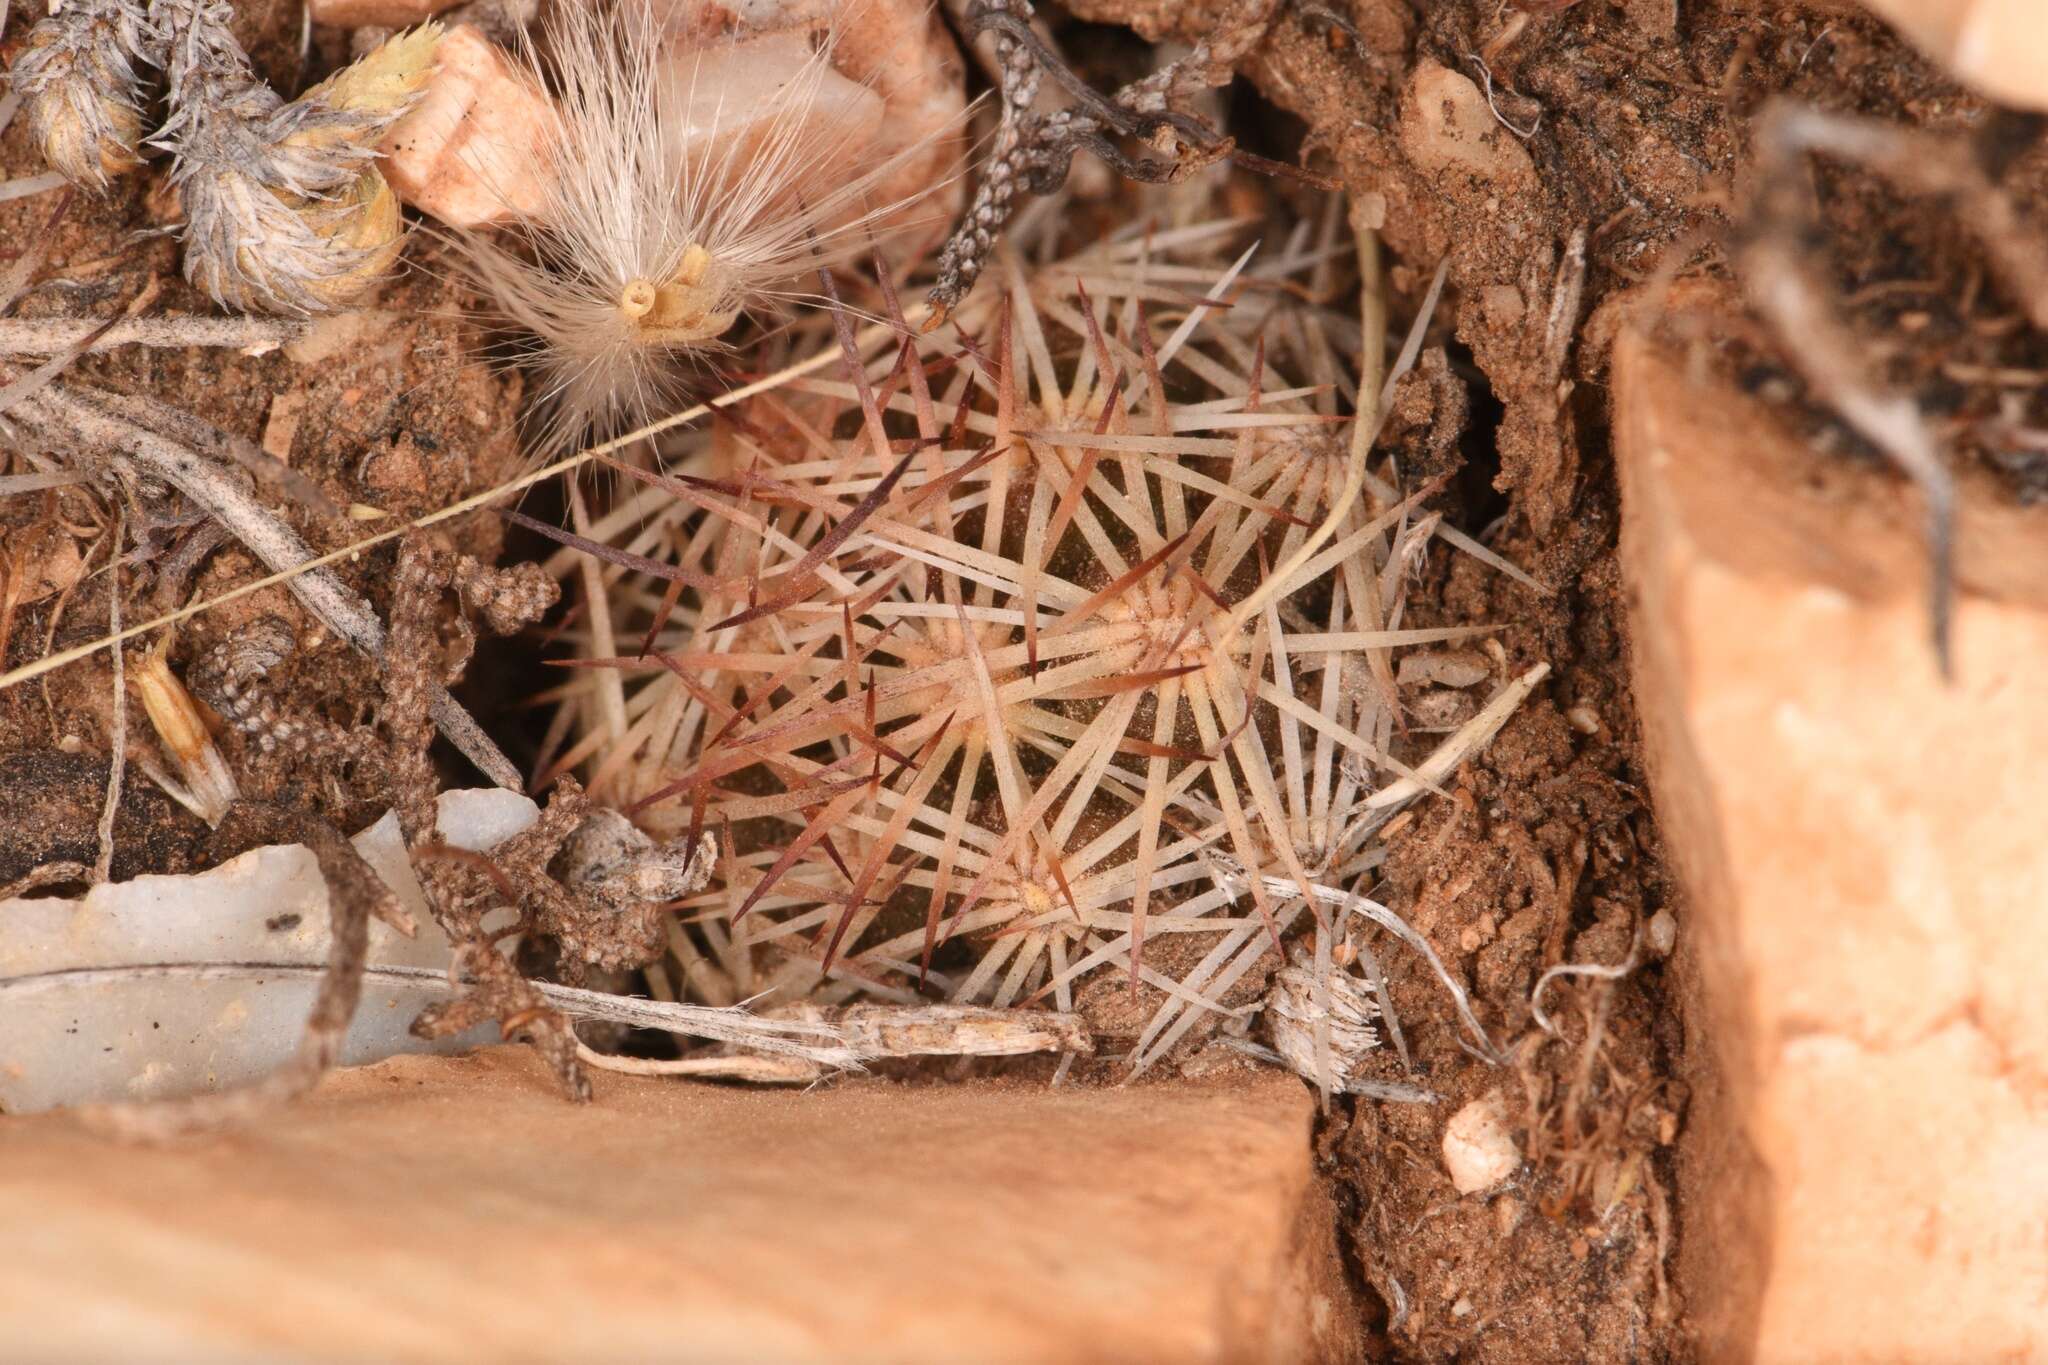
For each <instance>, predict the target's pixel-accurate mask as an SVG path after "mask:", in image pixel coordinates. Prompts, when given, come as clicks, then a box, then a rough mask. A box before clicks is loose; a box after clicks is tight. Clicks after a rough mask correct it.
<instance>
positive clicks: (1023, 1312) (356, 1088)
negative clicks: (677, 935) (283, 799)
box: [0, 1048, 1361, 1362]
mask: <svg viewBox="0 0 2048 1365" xmlns="http://www.w3.org/2000/svg"><path fill="white" fill-rule="evenodd" d="M598 1084H599V1091H598V1098H597V1101H596V1102H595V1103H593V1104H590V1105H585V1106H576V1105H570V1104H566V1103H564V1102H563V1101H562V1100H561V1098H560V1097H559V1095H558V1094H557V1093H556V1092H555V1088H554V1086H553V1084H552V1083H551V1081H550V1080H549V1078H548V1077H546V1076H545V1075H543V1074H542V1073H541V1071H540V1068H539V1064H538V1063H537V1062H536V1061H535V1060H534V1059H533V1058H532V1056H531V1054H530V1053H527V1052H525V1051H524V1050H520V1049H510V1048H498V1049H492V1050H488V1051H485V1052H481V1053H477V1054H474V1055H472V1056H470V1057H466V1058H454V1059H449V1058H421V1057H410V1058H402V1059H396V1060H393V1061H390V1062H385V1063H382V1064H380V1065H377V1066H374V1067H365V1068H361V1069H358V1070H354V1071H345V1072H340V1073H336V1074H335V1075H333V1076H331V1077H329V1078H328V1080H327V1081H326V1082H325V1083H323V1085H322V1086H321V1088H320V1089H319V1091H318V1092H317V1093H316V1094H315V1095H314V1096H313V1098H312V1099H311V1100H310V1101H308V1102H307V1103H305V1104H302V1105H300V1106H299V1107H297V1108H295V1109H291V1110H288V1111H285V1112H283V1113H281V1114H279V1115H277V1116H275V1117H273V1118H271V1119H269V1120H267V1121H266V1122H265V1123H263V1124H262V1125H261V1126H259V1127H257V1128H255V1129H252V1130H249V1131H245V1132H240V1133H236V1134H232V1135H226V1136H221V1137H217V1138H213V1139H210V1140H205V1141H200V1142H195V1143H191V1144H188V1145H183V1146H178V1147H172V1148H155V1149H150V1148H136V1147H124V1146H117V1145H113V1144H110V1143H106V1142H103V1141H101V1140H100V1139H97V1138H92V1137H88V1136H85V1135H84V1134H83V1133H82V1132H81V1131H80V1130H79V1129H78V1128H77V1127H76V1126H75V1125H74V1124H72V1123H70V1122H69V1121H68V1120H66V1119H65V1118H64V1117H63V1116H61V1115H46V1116H41V1117H36V1118H15V1119H0V1247H4V1248H6V1252H5V1255H4V1256H0V1343H4V1345H0V1355H5V1356H7V1357H9V1358H12V1359H38V1360H50V1359H157V1360H161V1359H181V1360H195V1359H258V1358H260V1359H265V1360H295V1359H312V1358H321V1359H375V1360H539V1359H546V1360H598V1359H603V1360H656V1359H683V1360H719V1361H731V1360H773V1361H813V1360H815V1361H825V1360H835V1361H837V1360H855V1361H859V1360H889V1361H940V1360H975V1361H1046V1362H1070V1361H1096V1360H1099V1361H1112V1360H1115V1361H1176V1362H1194V1361H1222V1360H1229V1361H1296V1360H1341V1361H1349V1360H1355V1359H1360V1358H1361V1351H1360V1345H1359V1340H1358V1337H1357V1333H1358V1331H1359V1311H1360V1310H1359V1306H1358V1305H1357V1303H1356V1302H1355V1301H1354V1300H1353V1299H1352V1297H1351V1294H1350V1290H1349V1288H1348V1285H1347V1281H1346V1279H1345V1277H1344V1274H1343V1271H1342V1268H1341V1266H1340V1265H1339V1263H1338V1262H1337V1259H1336V1243H1335V1238H1334V1233H1333V1223H1332V1215H1331V1210H1330V1208H1329V1207H1328V1205H1327V1203H1326V1202H1325V1198H1326V1197H1325V1195H1324V1194H1323V1193H1322V1191H1321V1190H1320V1189H1319V1188H1318V1186H1317V1184H1316V1182H1315V1180H1314V1178H1313V1175H1312V1171H1311V1158H1310V1150H1309V1142H1308V1133H1309V1119H1310V1112H1311V1108H1312V1102H1311V1100H1310V1098H1309V1096H1308V1093H1307V1091H1306V1089H1305V1088H1304V1087H1303V1086H1302V1085H1301V1083H1300V1082H1299V1081H1298V1080H1296V1079H1294V1078H1293V1077H1291V1076H1279V1075H1264V1076H1255V1077H1251V1078H1240V1079H1239V1080H1237V1081H1236V1082H1234V1083H1231V1084H1217V1085H1200V1086H1197V1085H1175V1086H1152V1087H1146V1088H1131V1089H1120V1090H1088V1089H1078V1088H1072V1087H1064V1088H1061V1089H1059V1090H1049V1089H1047V1088H1046V1087H1045V1086H1044V1085H1043V1083H1031V1084H1023V1083H1016V1084H998V1083H974V1084H964V1085H958V1086H903V1085H889V1084H884V1083H880V1082H850V1083H845V1084H841V1085H838V1086H834V1087H832V1088H829V1089H824V1090H820V1091H817V1092H815V1093H811V1094H792V1093H787V1092H768V1091H760V1090H743V1089H728V1088H721V1087H714V1086H703V1085H694V1084H689V1083H685V1082H675V1081H666V1082H664V1081H655V1080H640V1079H629V1078H625V1077H619V1076H601V1077H599V1079H598Z"/></svg>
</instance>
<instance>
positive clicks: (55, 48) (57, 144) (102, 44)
mask: <svg viewBox="0 0 2048 1365" xmlns="http://www.w3.org/2000/svg"><path fill="white" fill-rule="evenodd" d="M144 41H145V29H144V22H143V13H142V7H141V5H140V4H139V3H138V2H137V0H72V2H71V3H70V4H68V5H66V6H65V7H64V8H63V9H61V10H59V11H58V12H57V13H55V14H52V15H51V16H50V17H49V18H47V19H45V20H43V21H42V22H41V23H38V24H37V25H36V26H35V27H34V28H32V29H30V30H29V35H28V44H27V47H26V48H25V49H24V50H23V51H22V54H21V55H20V56H19V57H17V58H16V59H15V62H14V68H13V71H12V73H11V77H12V85H13V88H14V91H15V93H17V94H18V95H20V96H21V98H22V102H23V105H24V106H25V108H26V109H27V111H28V117H29V127H30V130H31V131H32V133H33V135H34V137H35V141H36V145H37V146H38V147H39V148H41V149H42V153H43V159H44V160H45V161H47V162H49V163H50V168H51V169H52V170H55V171H57V172H58V173H60V174H61V175H63V176H64V177H65V178H66V179H67V180H69V181H71V182H72V183H73V184H75V185H82V186H85V187H86V188H88V189H104V188H106V186H107V184H108V182H109V180H110V179H111V178H112V177H114V176H117V175H121V174H123V173H125V172H127V171H130V170H133V169H134V168H135V167H137V166H140V165H141V164H142V156H141V150H140V149H141V144H142V131H143V129H142V110H141V107H140V104H139V101H138V97H137V84H138V81H137V77H136V73H135V62H136V59H137V58H139V57H141V56H142V55H143V45H144Z"/></svg>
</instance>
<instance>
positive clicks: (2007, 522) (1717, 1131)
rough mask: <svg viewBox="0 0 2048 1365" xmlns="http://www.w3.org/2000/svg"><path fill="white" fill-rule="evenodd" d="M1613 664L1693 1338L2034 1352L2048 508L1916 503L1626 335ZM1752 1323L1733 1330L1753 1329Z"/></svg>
mask: <svg viewBox="0 0 2048 1365" xmlns="http://www.w3.org/2000/svg"><path fill="white" fill-rule="evenodd" d="M1614 393H1615V415H1614V430H1615V450H1616V460H1617V463H1618V464H1619V466H1620V472H1621V479H1622V493H1623V529H1622V553H1623V561H1624V564H1625V567H1626V572H1627V573H1628V575H1629V581H1630V588H1631V598H1632V600H1633V603H1634V618H1633V634H1634V640H1633V655H1634V664H1635V672H1636V685H1637V690H1638V693H1639V700H1640V704H1641V708H1642V713H1643V717H1644V725H1645V740H1646V744H1647V747H1648V749H1649V755H1650V759H1651V763H1652V775H1653V778H1654V781H1655V795H1656V803H1657V809H1658V812H1659V814H1660V817H1661V819H1662V823H1663V828H1664V834H1665V839H1666V841H1667V844H1668V847H1669V848H1670V849H1671V850H1672V852H1673V854H1674V855H1675V858H1676V860H1677V863H1678V865H1679V868H1680V871H1681V872H1682V874H1683V876H1684V879H1685V882H1686V885H1687V888H1688V891H1689V894H1690V900H1689V905H1688V906H1687V907H1686V909H1687V910H1688V911H1689V914H1688V915H1687V917H1686V918H1685V919H1684V920H1683V921H1682V925H1683V927H1682V928H1681V930H1680V932H1679V936H1678V944H1679V948H1678V966H1679V973H1680V983H1681V987H1682V988H1683V989H1686V990H1688V991H1689V992H1690V993H1691V999H1690V1001H1689V1008H1688V1024H1687V1028H1688V1033H1689V1035H1690V1046H1692V1047H1693V1048H1694V1049H1695V1050H1696V1051H1697V1050H1702V1049H1704V1050H1709V1051H1710V1052H1711V1053H1712V1054H1714V1055H1716V1056H1718V1058H1719V1060H1720V1062H1721V1064H1722V1070H1721V1074H1720V1079H1719V1080H1718V1081H1715V1080H1714V1079H1713V1078H1712V1076H1711V1074H1710V1073H1709V1072H1708V1071H1707V1070H1706V1068H1705V1067H1703V1066H1701V1065H1699V1064H1698V1062H1697V1059H1696V1060H1695V1063H1694V1065H1693V1067H1692V1070H1693V1072H1694V1073H1695V1074H1699V1075H1704V1076H1707V1077H1708V1079H1707V1081H1706V1082H1705V1084H1704V1085H1703V1087H1702V1090H1701V1092H1700V1093H1699V1094H1698V1095H1697V1097H1696V1100H1695V1103H1694V1106H1693V1109H1692V1112H1691V1114H1690V1117H1689V1124H1690V1128H1691V1131H1690V1132H1689V1133H1688V1136H1687V1151H1688V1152H1689V1153H1690V1156H1689V1161H1688V1167H1687V1170H1686V1172H1685V1174H1686V1177H1687V1179H1686V1182H1685V1183H1686V1186H1687V1188H1686V1189H1685V1190H1684V1191H1683V1193H1684V1195H1685V1198H1684V1207H1687V1208H1689V1209H1690V1210H1691V1211H1692V1214H1691V1216H1690V1218H1689V1220H1688V1223H1687V1226H1686V1230H1685V1237H1684V1243H1683V1247H1682V1249H1681V1254H1680V1266H1679V1269H1680V1273H1681V1278H1682V1284H1683V1288H1684V1289H1685V1291H1686V1294H1687V1299H1688V1304H1689V1307H1690V1309H1691V1311H1692V1313H1693V1315H1694V1322H1695V1325H1696V1329H1697V1330H1698V1332H1699V1335H1700V1338H1701V1343H1702V1346H1703V1348H1704V1350H1703V1355H1704V1357H1705V1358H1707V1359H1710V1360H1746V1359H1750V1358H1755V1359H1758V1360H1762V1361H1767V1362H1769V1361H1810V1360H1830V1361H1838V1362H1859V1361H1869V1362H1876V1361H1897V1360H2018V1359H2036V1358H2042V1357H2048V1293H2044V1288H2043V1287H2044V1286H2048V989H2044V983H2048V913H2044V910H2048V837H2044V834H2043V824H2042V813H2043V811H2044V810H2048V511H2044V510H2042V509H2032V510H2028V509H2020V508H2015V507H2010V506H2005V505H2001V504H2000V503H1999V502H1998V500H1997V499H1996V498H1994V497H1966V498H1965V511H1964V514H1963V518H1962V526H1961V543H1962V558H1961V565H1960V577H1961V583H1962V586H1961V592H1960V595H1959V600H1958V602H1957V606H1956V661H1955V663H1956V676H1955V680H1954V682H1953V683H1952V684H1944V682H1943V681H1942V679H1941V678H1940V676H1939V675H1938V673H1937V671H1936V667H1935V661H1934V658H1933V656H1932V653H1931V651H1930V649H1929V646H1928V628H1927V614H1926V613H1927V606H1926V592H1925V580H1926V568H1925V562H1926V561H1925V552H1924V550H1923V548H1922V541H1921V538H1920V535H1919V532H1918V525H1919V520H1918V519H1919V510H1918V504H1917V501H1916V500H1915V499H1913V498H1912V497H1911V496H1910V495H1909V494H1908V493H1906V492H1905V491H1904V490H1903V489H1902V488H1901V487H1899V485H1898V482H1897V481H1896V480H1893V479H1890V478H1882V477H1876V476H1873V475H1872V474H1871V473H1870V472H1869V471H1868V470H1866V469H1862V468H1859V467H1857V466H1856V465H1855V464H1853V463H1852V462H1850V461H1848V460H1844V459H1840V458H1833V459H1823V458H1821V457H1818V456H1815V455H1814V454H1812V453H1810V452H1809V451H1807V450H1806V449H1805V448H1803V447H1802V446H1801V445H1800V444H1798V443H1797V442H1794V441H1792V440H1790V439H1788V438H1785V437H1783V436H1779V435H1776V434H1774V428H1773V427H1772V425H1771V420H1770V419H1769V418H1768V417H1766V416H1764V415H1763V414H1762V413H1761V412H1760V411H1759V410H1757V409H1755V408H1753V407H1752V406H1750V405H1749V404H1748V403H1747V402H1746V401H1745V400H1743V399H1741V398H1740V397H1738V396H1735V395H1732V394H1729V393H1725V392H1719V391H1716V390H1713V389H1709V388H1706V387H1702V386H1701V385H1698V384H1695V383H1694V382H1693V381H1692V380H1691V379H1689V377H1688V376H1687V375H1686V374H1685V373H1684V372H1683V370H1682V369H1681V368H1680V367H1679V366H1678V365H1677V364H1675V363H1673V362H1670V361H1667V360H1666V359H1664V358H1663V357H1662V356H1661V355H1660V354H1659V353H1658V352H1656V351H1655V350H1654V349H1652V347H1651V346H1650V344H1648V343H1646V342H1644V341H1642V340H1641V339H1639V338H1630V337H1624V338H1623V339H1622V341H1621V342H1620V343H1618V345H1617V347H1616V355H1615V364H1614ZM1752 1353H1753V1356H1752Z"/></svg>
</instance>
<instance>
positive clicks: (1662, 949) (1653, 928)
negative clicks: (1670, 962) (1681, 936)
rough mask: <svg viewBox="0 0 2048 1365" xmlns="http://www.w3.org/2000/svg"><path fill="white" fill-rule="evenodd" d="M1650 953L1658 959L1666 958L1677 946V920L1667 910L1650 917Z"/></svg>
mask: <svg viewBox="0 0 2048 1365" xmlns="http://www.w3.org/2000/svg"><path fill="white" fill-rule="evenodd" d="M1648 937H1649V941H1650V951H1651V952H1653V953H1655V954H1656V955H1657V956H1658V957H1668V956H1670V954H1671V950H1672V949H1673V948H1675V947H1677V946H1678V919H1677V917H1676V916H1674V915H1673V914H1672V913H1671V912H1670V911H1669V910H1659V911H1658V912H1657V913H1656V914H1654V915H1652V916H1650V932H1649V935H1648Z"/></svg>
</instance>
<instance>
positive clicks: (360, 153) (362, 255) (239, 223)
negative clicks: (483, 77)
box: [151, 0, 440, 313]
mask: <svg viewBox="0 0 2048 1365" xmlns="http://www.w3.org/2000/svg"><path fill="white" fill-rule="evenodd" d="M231 15H232V12H231V10H230V9H229V7H228V6H227V5H226V4H224V3H220V0H158V2H157V3H156V4H155V5H153V6H152V9H151V17H152V19H153V20H154V21H155V23H156V32H155V38H156V40H157V42H158V43H160V44H161V45H162V47H163V50H164V53H165V65H166V68H167V70H168V71H169V73H170V104H171V109H172V115H171V119H170V121H169V122H168V123H166V124H165V125H164V127H163V130H162V132H161V133H160V134H159V136H158V139H157V140H156V142H155V143H154V144H153V145H157V146H162V147H164V148H166V149H167V150H169V151H170V152H172V153H173V154H174V155H175V157H176V158H177V160H176V164H175V165H174V167H173V169H172V172H171V180H172V183H173V184H174V185H176V186H177V187H178V190H179V193H180V195H181V197H182V198H183V201H184V205H185V214H186V226H185V240H186V245H185V278H186V279H188V280H190V281H192V283H194V284H196V285H198V286H199V287H200V288H202V289H204V290H206V292H207V293H208V294H210V295H212V296H213V298H214V300H215V301H216V302H218V303H220V304H222V305H224V306H227V307H233V308H240V309H244V310H262V311H266V312H277V313H319V312H326V311H328V310H330V309H332V308H335V307H337V306H339V305H341V304H343V303H346V302H347V301H349V300H350V299H352V298H354V297H355V296H356V295H358V294H360V293H361V292H362V291H363V290H364V289H366V288H368V287H369V286H370V285H371V284H372V283H374V282H375V281H376V280H377V278H379V277H380V276H381V275H383V274H384V273H385V272H386V271H387V270H389V269H390V267H391V263H392V262H393V261H394V260H395V259H396V258H397V255H398V251H399V249H400V247H401V245H402V241H401V223H400V219H399V212H398V204H397V200H396V199H395V197H394V196H393V195H392V193H391V190H390V187H389V186H388V185H386V184H385V183H384V178H383V176H382V175H380V174H379V173H378V171H377V169H376V166H375V164H374V159H375V155H376V150H375V149H376V143H377V141H378V139H379V138H380V137H381V136H382V135H383V132H384V130H385V129H386V128H387V127H389V125H390V124H391V122H392V121H393V120H394V119H395V118H397V116H398V115H399V114H400V113H402V112H403V111H404V108H405V106H406V104H407V103H408V102H409V101H410V100H411V99H412V97H413V96H414V95H416V94H417V93H418V91H419V89H420V87H421V86H422V85H423V84H424V82H425V80H426V77H427V75H428V73H429V72H430V71H431V69H432V66H433V54H434V49H435V48H436V46H437V45H438V43H439V41H440V30H439V28H438V27H437V26H434V25H427V26H424V27H422V28H420V29H418V30H415V31H413V32H411V33H405V34H400V35H399V36H397V37H395V38H392V39H390V40H389V41H388V42H386V43H384V44H383V45H382V46H381V47H379V48H378V49H377V50H376V51H374V52H372V53H371V54H370V55H369V56H367V57H365V58H363V60H362V61H360V62H357V63H356V64H355V65H354V66H351V67H349V68H347V69H346V70H344V71H341V72H338V73H337V74H336V75H334V76H333V77H331V78H329V79H328V80H327V81H324V82H322V83H321V84H320V85H318V86H315V87H314V88H313V89H311V90H309V91H307V92H306V93H305V94H304V95H303V96H301V97H300V98H299V99H297V100H294V101H292V102H291V103H289V104H286V103H285V102H284V101H283V99H282V98H281V97H280V96H279V95H278V94H277V93H276V92H275V91H273V90H271V89H270V88H269V87H268V86H266V85H264V84H262V83H261V82H260V81H257V80H256V79H255V78H254V76H253V74H252V73H251V71H250V68H249V63H248V58H247V57H245V56H244V55H243V54H242V51H241V49H240V48H239V47H238V46H237V45H236V44H235V41H234V39H233V37H232V36H231V35H230V34H229V32H228V27H227V25H228V21H229V19H230V18H231Z"/></svg>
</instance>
